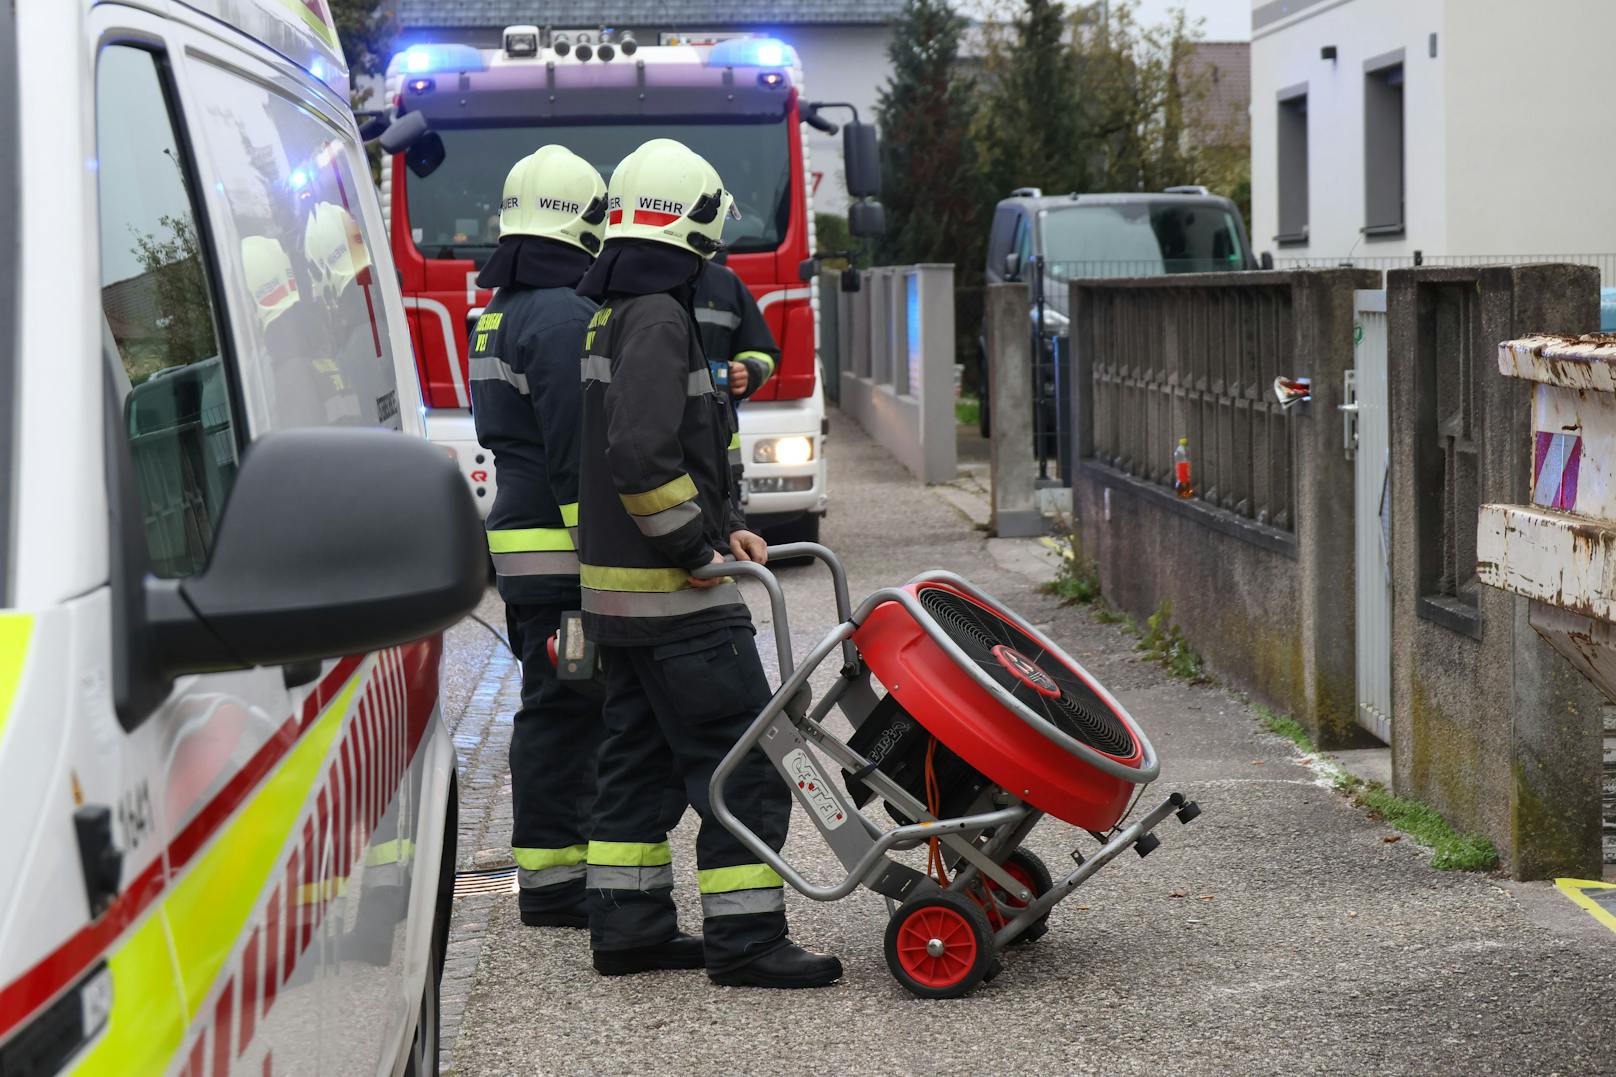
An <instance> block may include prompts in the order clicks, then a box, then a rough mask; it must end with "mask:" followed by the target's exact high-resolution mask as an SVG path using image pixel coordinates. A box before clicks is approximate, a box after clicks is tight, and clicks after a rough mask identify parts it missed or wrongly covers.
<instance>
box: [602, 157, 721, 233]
mask: <svg viewBox="0 0 1616 1077" xmlns="http://www.w3.org/2000/svg"><path fill="white" fill-rule="evenodd" d="M607 206H608V216H607V222H606V238H607V239H654V240H656V241H657V242H659V243H670V244H672V245H673V246H675V247H678V248H680V249H681V250H693V251H695V252H696V253H697V254H700V255H701V256H702V257H703V258H711V257H712V256H713V255H715V254H717V253H718V252H719V251H721V250H723V249H724V244H723V242H722V240H721V238H720V237H721V236H722V235H723V232H724V219H725V218H726V217H727V216H729V215H730V214H732V213H733V212H734V209H735V199H734V198H732V197H731V196H730V193H729V192H728V191H726V190H724V181H723V180H722V179H720V178H719V176H718V173H717V171H715V170H714V168H713V166H712V165H710V164H708V163H707V162H706V160H704V159H703V158H702V157H701V156H700V155H699V154H697V153H695V152H693V151H692V150H691V149H690V148H689V147H687V146H685V145H684V144H683V143H681V142H675V141H674V140H673V139H671V138H653V139H652V140H651V141H649V142H647V143H645V145H643V146H641V147H640V148H639V149H637V150H635V151H634V152H633V153H631V154H629V155H628V156H627V157H625V158H623V160H622V163H621V164H619V165H618V166H617V170H616V171H615V172H613V173H612V186H611V193H610V195H609V196H608V198H607Z"/></svg>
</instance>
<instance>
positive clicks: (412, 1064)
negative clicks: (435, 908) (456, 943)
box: [404, 947, 443, 1077]
mask: <svg viewBox="0 0 1616 1077" xmlns="http://www.w3.org/2000/svg"><path fill="white" fill-rule="evenodd" d="M442 978H443V964H442V962H440V961H439V959H438V951H437V948H436V947H433V949H432V956H431V958H430V960H429V962H428V964H427V970H426V986H425V987H424V988H423V989H422V992H421V1012H420V1014H419V1015H418V1016H417V1017H416V1020H415V1039H414V1040H413V1041H412V1042H411V1043H410V1053H409V1058H408V1060H407V1061H406V1062H405V1064H404V1077H437V1075H438V1052H439V1050H441V1049H442V1044H443V1041H442V1039H441V1038H440V1034H441V1031H442V1029H441V1026H440V1024H439V1021H438V1017H439V1013H438V986H439V982H440V981H441V980H442Z"/></svg>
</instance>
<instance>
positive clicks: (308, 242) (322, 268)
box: [303, 202, 370, 295]
mask: <svg viewBox="0 0 1616 1077" xmlns="http://www.w3.org/2000/svg"><path fill="white" fill-rule="evenodd" d="M303 255H304V257H305V258H307V259H308V262H309V266H310V268H311V269H312V270H313V271H314V273H315V275H316V276H318V277H319V278H320V280H321V281H322V283H323V284H324V286H325V287H326V288H329V289H330V291H331V293H332V294H333V295H341V294H342V292H343V290H344V289H345V288H347V287H348V285H350V284H352V283H353V281H354V278H355V277H357V276H359V274H361V273H363V272H364V271H365V270H367V269H369V268H370V252H369V251H367V250H366V249H365V237H364V236H363V235H361V234H360V232H359V225H358V223H357V222H356V221H355V220H354V219H353V214H351V213H349V212H348V211H347V210H345V209H343V208H342V207H341V206H339V205H337V204H335V203H333V202H318V203H316V204H315V206H314V209H313V211H312V212H310V213H309V220H308V223H307V224H306V225H304V227H303Z"/></svg>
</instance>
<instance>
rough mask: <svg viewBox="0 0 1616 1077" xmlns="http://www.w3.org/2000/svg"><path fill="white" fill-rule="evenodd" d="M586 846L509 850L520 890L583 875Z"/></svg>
mask: <svg viewBox="0 0 1616 1077" xmlns="http://www.w3.org/2000/svg"><path fill="white" fill-rule="evenodd" d="M588 853H589V846H587V845H569V846H567V847H566V848H564V849H517V848H512V849H511V856H512V857H513V858H514V859H515V860H516V881H517V882H518V883H520V884H521V886H522V887H523V889H529V890H531V889H534V888H536V887H541V886H554V885H556V884H557V883H564V882H570V881H571V880H573V879H582V878H583V877H584V858H585V857H586V856H587V855H588Z"/></svg>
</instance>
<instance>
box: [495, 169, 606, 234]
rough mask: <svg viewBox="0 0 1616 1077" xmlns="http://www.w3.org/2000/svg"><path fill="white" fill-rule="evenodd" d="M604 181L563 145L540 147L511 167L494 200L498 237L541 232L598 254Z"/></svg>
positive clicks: (602, 212) (601, 225) (604, 215)
mask: <svg viewBox="0 0 1616 1077" xmlns="http://www.w3.org/2000/svg"><path fill="white" fill-rule="evenodd" d="M605 224H606V181H605V180H603V179H601V178H600V173H599V172H596V171H595V170H594V168H593V167H591V165H590V164H589V162H588V161H586V160H584V159H583V158H582V157H579V156H578V155H577V154H575V153H573V152H572V151H571V150H569V149H567V147H565V146H541V147H539V148H538V150H536V151H534V152H533V153H531V154H529V155H528V156H526V157H524V158H522V159H521V160H520V161H518V162H516V164H515V165H514V166H512V168H511V171H510V174H509V175H508V176H506V177H505V194H504V197H503V198H502V199H501V200H500V203H499V238H501V239H504V238H505V237H506V236H542V237H544V238H546V239H556V240H560V241H561V242H562V243H570V244H572V245H573V246H574V247H578V248H580V249H582V250H583V251H585V252H586V253H588V254H590V255H595V254H599V253H600V240H601V233H602V231H604V226H605Z"/></svg>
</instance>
